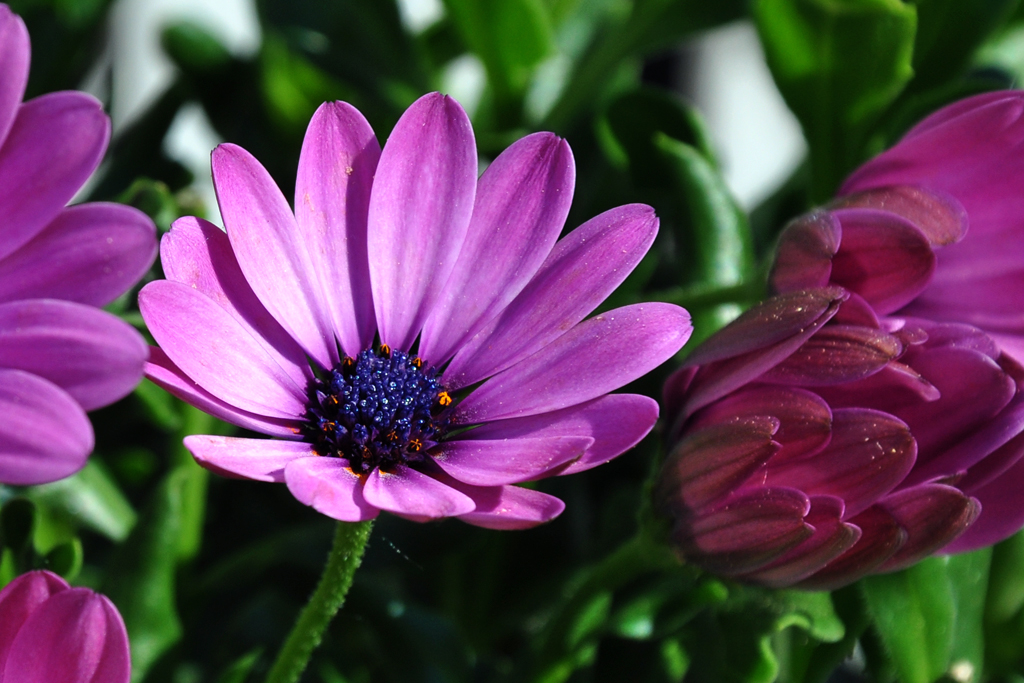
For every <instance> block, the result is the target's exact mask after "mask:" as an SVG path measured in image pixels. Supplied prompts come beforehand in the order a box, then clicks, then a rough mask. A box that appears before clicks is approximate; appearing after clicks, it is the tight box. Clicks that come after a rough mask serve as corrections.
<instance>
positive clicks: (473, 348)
mask: <svg viewBox="0 0 1024 683" xmlns="http://www.w3.org/2000/svg"><path fill="white" fill-rule="evenodd" d="M657 232H658V218H657V217H656V216H655V215H654V209H652V208H651V207H649V206H645V205H643V204H629V205H627V206H620V207H618V208H615V209H611V210H610V211H606V212H604V213H602V214H601V215H599V216H596V217H594V218H592V219H590V220H589V221H587V222H586V223H584V224H583V225H581V226H580V227H578V228H576V229H575V230H573V231H572V232H571V233H569V234H568V235H566V236H565V237H564V238H563V239H561V240H560V241H559V242H558V243H557V244H556V245H555V246H554V248H553V249H552V250H551V254H550V255H548V257H547V259H545V260H544V263H543V264H542V265H541V267H540V270H538V271H537V274H536V275H535V276H534V278H533V279H532V280H530V283H529V284H528V285H527V286H526V287H525V288H523V291H522V292H520V293H519V296H517V297H516V298H515V299H513V300H512V303H510V304H509V305H508V307H507V308H506V309H505V310H504V311H502V312H501V313H500V314H499V315H498V317H496V318H495V319H493V320H492V321H491V322H490V323H488V324H487V325H485V326H484V328H483V329H482V330H481V331H480V332H479V333H478V334H477V335H476V336H475V337H474V338H473V339H471V340H470V341H469V342H468V343H467V344H466V346H464V347H463V348H462V349H461V350H460V351H459V352H458V353H456V354H455V357H454V358H453V359H452V361H451V363H450V364H449V365H448V367H447V368H446V369H445V372H444V381H445V385H446V386H448V387H450V388H454V389H458V388H461V387H464V386H468V385H470V384H475V383H476V382H479V381H480V380H482V379H485V378H487V377H490V376H491V375H493V374H496V373H498V372H500V371H501V370H504V369H505V368H508V367H510V366H511V365H514V364H515V363H517V362H518V361H520V360H522V359H523V358H526V357H527V356H528V355H530V354H532V353H534V352H535V351H537V350H538V349H541V348H543V347H544V346H547V345H548V344H550V343H551V342H552V341H553V340H555V339H557V338H558V337H560V336H561V335H562V334H564V333H565V332H566V330H568V329H570V328H571V327H573V326H574V325H575V324H576V323H578V322H579V321H581V320H583V318H585V317H586V316H587V314H589V313H590V312H591V311H593V310H594V308H596V307H597V305H598V304H600V303H601V302H602V301H604V300H605V298H607V296H608V295H609V294H611V293H612V292H613V291H614V290H615V288H616V287H618V286H619V285H620V284H621V283H622V281H623V280H624V279H625V278H626V276H627V275H629V273H630V272H632V270H633V268H635V267H636V264H638V263H639V262H640V259H642V258H643V256H644V254H646V253H647V250H648V249H649V248H650V246H651V244H652V243H653V242H654V237H655V235H656V234H657Z"/></svg>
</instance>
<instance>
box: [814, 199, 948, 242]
mask: <svg viewBox="0 0 1024 683" xmlns="http://www.w3.org/2000/svg"><path fill="white" fill-rule="evenodd" d="M830 207H831V208H833V209H843V208H860V209H879V210H882V211H889V212H891V213H894V214H896V215H898V216H902V217H903V218H906V219H907V220H908V221H910V222H911V223H913V224H914V225H915V226H917V227H918V228H919V229H920V230H922V231H923V232H924V234H925V235H926V236H927V237H928V241H929V242H931V244H932V245H933V246H944V245H946V244H954V243H956V242H959V241H960V240H961V239H963V236H964V234H965V233H966V232H967V211H966V210H965V209H964V207H963V205H962V204H960V202H958V201H957V200H956V199H955V198H954V197H953V196H952V195H948V194H946V193H944V192H937V191H935V190H926V189H925V188H923V187H913V186H909V185H895V186H892V187H880V188H876V189H874V190H865V191H864V192H857V193H854V194H848V195H846V196H845V197H839V198H838V199H836V200H835V201H834V202H832V204H831V205H830Z"/></svg>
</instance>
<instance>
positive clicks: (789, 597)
mask: <svg viewBox="0 0 1024 683" xmlns="http://www.w3.org/2000/svg"><path fill="white" fill-rule="evenodd" d="M776 599H777V600H779V602H780V604H781V606H782V608H783V613H782V615H781V616H780V617H779V620H778V622H776V628H778V629H779V630H781V629H784V628H786V627H789V626H796V627H798V628H800V629H803V630H804V631H807V634H808V635H809V636H811V637H812V638H814V639H815V640H820V641H821V642H823V643H837V642H839V641H840V640H842V639H843V636H844V635H845V634H846V627H845V626H843V622H842V620H841V619H840V618H839V617H838V615H836V612H835V609H834V608H833V607H832V596H831V595H830V594H828V593H810V592H805V591H781V592H780V593H779V594H778V595H777V596H776Z"/></svg>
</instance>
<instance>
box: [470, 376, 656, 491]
mask: <svg viewBox="0 0 1024 683" xmlns="http://www.w3.org/2000/svg"><path fill="white" fill-rule="evenodd" d="M657 419H658V402H657V401H655V400H653V399H650V398H648V397H646V396H638V395H636V394H609V395H607V396H602V397H601V398H597V399H594V400H593V401H587V402H586V403H581V404H580V405H577V406H572V407H571V408H564V409H562V410H556V411H554V412H551V413H541V414H540V415H531V416H529V417H519V418H513V419H511V420H498V421H496V422H488V423H487V424H484V425H481V426H480V427H477V428H476V429H474V430H473V431H472V432H470V435H471V436H472V437H473V438H474V439H519V438H542V437H551V436H581V437H590V438H592V439H593V440H594V443H593V445H592V446H590V448H588V449H587V450H586V452H585V453H584V454H583V455H582V456H581V457H580V458H579V459H578V460H574V461H572V462H570V463H569V464H568V465H565V466H563V467H560V468H559V469H558V472H557V474H558V475H559V476H562V475H566V474H575V473H576V472H583V471H584V470H589V469H590V468H592V467H597V466H598V465H600V464H603V463H606V462H608V461H609V460H611V459H612V458H614V457H616V456H618V455H620V454H622V453H624V452H626V451H627V450H629V449H630V448H632V447H633V446H635V445H636V444H637V443H639V442H640V440H641V439H642V438H644V436H646V435H647V433H648V432H650V431H651V429H652V428H653V427H654V423H655V422H656V421H657Z"/></svg>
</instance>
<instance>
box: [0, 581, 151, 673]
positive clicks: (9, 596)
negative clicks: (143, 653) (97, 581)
mask: <svg viewBox="0 0 1024 683" xmlns="http://www.w3.org/2000/svg"><path fill="white" fill-rule="evenodd" d="M130 678H131V661H130V654H129V651H128V634H127V632H126V631H125V627H124V621H123V620H122V619H121V615H120V614H119V613H118V611H117V608H116V607H114V604H113V603H112V602H110V600H108V599H107V598H106V596H103V595H99V594H98V593H94V592H92V591H91V590H89V589H88V588H71V587H70V586H68V584H67V582H66V581H64V579H62V578H60V577H59V576H57V575H56V574H53V573H51V572H48V571H42V570H38V571H32V572H29V573H28V574H23V575H21V576H19V577H18V578H16V579H15V580H14V581H12V582H10V583H9V584H7V586H5V587H4V589H3V590H0V683H15V682H17V683H127V682H128V680H129V679H130Z"/></svg>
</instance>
